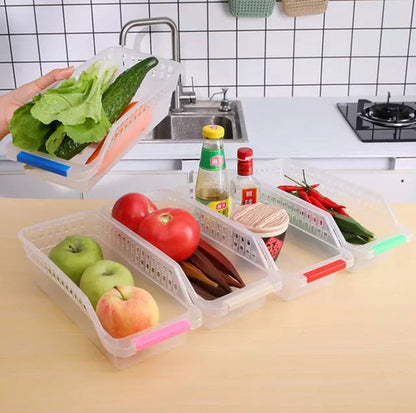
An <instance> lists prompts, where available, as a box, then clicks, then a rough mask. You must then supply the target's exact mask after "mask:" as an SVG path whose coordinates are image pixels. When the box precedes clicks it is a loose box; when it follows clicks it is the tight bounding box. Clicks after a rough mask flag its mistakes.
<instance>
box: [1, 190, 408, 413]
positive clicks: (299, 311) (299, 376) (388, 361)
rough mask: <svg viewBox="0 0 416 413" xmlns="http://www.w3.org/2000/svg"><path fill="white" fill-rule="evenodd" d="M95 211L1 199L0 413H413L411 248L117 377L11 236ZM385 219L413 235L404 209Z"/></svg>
mask: <svg viewBox="0 0 416 413" xmlns="http://www.w3.org/2000/svg"><path fill="white" fill-rule="evenodd" d="M102 204H103V202H101V201H73V200H53V201H51V200H30V199H19V200H17V199H6V198H3V199H0V214H1V216H2V217H3V221H2V236H1V237H0V251H1V253H2V256H1V262H2V266H3V270H2V288H3V292H2V301H1V310H2V317H1V331H2V346H1V349H2V357H1V364H0V367H1V368H0V389H1V390H0V410H1V411H4V412H8V413H13V412H22V411H24V412H25V413H29V412H40V411H41V412H61V411H65V412H80V413H81V412H82V413H84V412H87V411H101V412H104V411H108V412H110V411H111V412H138V411H146V412H147V411H155V412H163V411H171V412H175V411H178V412H179V411H180V412H184V411H198V412H204V411H227V412H242V411H247V412H249V411H250V412H252V411H254V410H255V409H256V408H260V409H262V411H266V412H267V411H282V412H301V413H305V412H308V413H313V412H319V413H322V412H331V413H337V412H348V413H351V412H359V411H377V412H379V413H380V412H392V411H397V412H400V413H406V412H414V411H415V409H416V398H415V396H414V384H415V382H416V358H415V348H416V329H415V322H414V314H415V313H416V300H415V297H416V278H415V274H414V268H415V266H416V255H415V254H414V251H415V250H414V248H415V247H414V243H413V244H412V243H411V244H407V245H403V246H401V247H399V248H397V249H396V250H395V251H394V252H393V254H392V255H391V256H390V257H389V258H387V259H385V260H384V261H381V262H379V263H377V264H374V265H373V266H372V267H370V268H368V269H365V270H362V271H360V272H358V273H353V274H352V273H348V272H345V271H343V272H341V273H340V274H339V276H338V277H337V278H336V279H335V281H334V282H333V283H331V284H329V285H327V286H325V287H323V288H321V289H319V290H316V291H314V292H311V293H310V294H308V295H305V296H303V297H301V298H299V299H297V300H294V301H291V302H284V301H282V300H280V299H279V298H278V297H277V296H269V297H268V298H267V302H266V305H265V306H264V307H262V308H260V309H258V310H256V311H254V312H252V313H250V314H248V315H245V316H244V317H242V318H240V319H237V320H234V321H231V322H229V323H227V324H225V325H223V326H221V327H219V328H218V329H215V330H206V329H204V328H200V329H198V330H196V331H192V332H190V333H189V334H188V339H187V342H186V344H185V345H183V346H180V347H177V348H175V349H173V350H171V351H168V352H166V353H163V354H160V355H158V356H155V357H153V358H151V359H148V360H146V361H144V362H142V363H139V364H136V365H134V366H133V367H131V368H129V369H127V370H123V371H120V370H117V369H116V368H114V367H113V365H112V364H111V363H110V362H109V361H108V360H107V358H106V357H105V356H104V355H103V354H102V353H101V352H100V351H99V350H98V349H97V348H96V347H95V346H94V345H93V344H92V343H91V342H90V341H89V340H88V339H87V337H86V336H84V335H83V333H82V332H81V331H80V330H79V329H78V328H77V327H76V326H75V325H74V324H73V323H72V321H70V320H69V319H68V318H67V317H66V316H65V315H64V314H63V312H62V311H61V309H60V308H59V307H57V306H56V305H55V304H54V303H53V302H52V301H51V300H50V299H49V298H48V297H47V296H46V295H45V294H44V293H43V292H42V291H41V290H40V289H39V288H38V287H37V286H36V285H35V283H34V281H33V279H32V277H31V273H32V272H33V271H37V269H36V268H35V267H34V266H33V264H31V263H30V262H29V260H28V259H26V257H25V254H24V252H23V248H22V245H21V244H20V242H19V241H18V239H17V237H16V233H17V231H18V230H19V229H20V228H22V227H24V226H27V225H31V224H34V223H36V222H42V221H45V220H49V219H51V218H53V217H58V216H62V215H66V214H70V213H73V212H77V211H82V210H85V209H97V208H99V207H100V206H101V205H102ZM393 211H394V212H395V214H396V217H397V219H398V220H399V221H400V222H401V223H402V224H403V225H405V226H407V227H409V228H411V229H412V230H413V232H415V231H416V215H415V213H414V211H415V204H395V205H393Z"/></svg>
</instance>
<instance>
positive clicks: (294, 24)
mask: <svg viewBox="0 0 416 413" xmlns="http://www.w3.org/2000/svg"><path fill="white" fill-rule="evenodd" d="M295 49H296V17H295V18H294V19H293V48H292V85H291V86H292V97H293V96H294V92H295Z"/></svg>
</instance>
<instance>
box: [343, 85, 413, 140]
mask: <svg viewBox="0 0 416 413" xmlns="http://www.w3.org/2000/svg"><path fill="white" fill-rule="evenodd" d="M337 107H338V109H339V110H340V112H341V113H342V114H343V116H344V117H345V119H346V120H347V122H348V123H349V125H350V126H351V128H352V129H353V130H354V132H355V133H356V135H357V137H358V138H359V139H360V140H361V141H362V142H366V143H368V142H416V102H390V93H388V95H387V101H386V102H385V103H381V102H377V103H375V102H371V101H370V100H367V99H359V100H358V101H357V102H354V103H337Z"/></svg>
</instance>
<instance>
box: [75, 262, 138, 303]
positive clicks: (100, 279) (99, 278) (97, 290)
mask: <svg viewBox="0 0 416 413" xmlns="http://www.w3.org/2000/svg"><path fill="white" fill-rule="evenodd" d="M116 285H132V286H134V279H133V276H132V275H131V272H130V270H129V269H128V268H126V267H125V266H124V265H123V264H120V263H119V262H116V261H110V260H101V261H97V262H96V263H95V264H92V265H90V266H89V267H88V268H87V269H86V270H85V271H84V273H83V274H82V277H81V281H80V283H79V288H81V290H82V291H83V292H84V294H85V295H86V296H87V297H88V299H89V300H90V301H91V304H92V306H93V307H94V309H95V307H96V305H97V302H98V300H99V299H100V298H101V297H102V296H103V295H104V294H105V293H106V292H107V291H109V290H111V289H112V288H113V287H115V286H116Z"/></svg>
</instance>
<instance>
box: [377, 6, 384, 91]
mask: <svg viewBox="0 0 416 413" xmlns="http://www.w3.org/2000/svg"><path fill="white" fill-rule="evenodd" d="M385 10H386V0H383V8H382V14H381V25H380V43H379V46H378V60H377V76H376V96H378V82H379V79H380V66H381V47H382V43H383V25H384V13H385Z"/></svg>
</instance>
